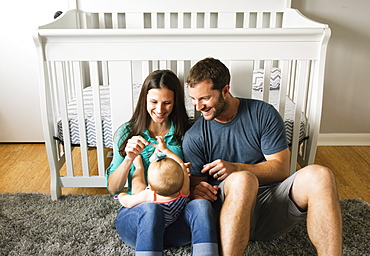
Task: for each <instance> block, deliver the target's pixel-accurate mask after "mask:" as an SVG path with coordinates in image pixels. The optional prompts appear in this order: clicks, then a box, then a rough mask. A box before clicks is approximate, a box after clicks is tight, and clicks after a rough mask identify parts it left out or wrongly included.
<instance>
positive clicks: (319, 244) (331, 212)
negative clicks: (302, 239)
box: [291, 165, 343, 256]
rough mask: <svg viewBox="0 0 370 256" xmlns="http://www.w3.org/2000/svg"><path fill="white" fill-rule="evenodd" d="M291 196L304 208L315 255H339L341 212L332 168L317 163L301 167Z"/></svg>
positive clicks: (340, 251) (340, 245)
mask: <svg viewBox="0 0 370 256" xmlns="http://www.w3.org/2000/svg"><path fill="white" fill-rule="evenodd" d="M291 196H292V199H293V201H294V202H295V203H296V204H297V205H298V207H300V208H301V209H307V232H308V235H309V237H310V239H311V242H312V243H313V245H314V246H315V248H316V250H317V253H318V255H331V256H334V255H342V242H343V238H342V214H341V209H340V205H339V199H338V195H337V189H336V184H335V178H334V176H333V174H332V172H331V171H330V170H329V169H328V168H326V167H323V166H319V165H311V166H307V167H305V168H303V169H302V170H301V171H300V172H299V173H298V174H297V177H296V178H295V180H294V183H293V188H292V195H291Z"/></svg>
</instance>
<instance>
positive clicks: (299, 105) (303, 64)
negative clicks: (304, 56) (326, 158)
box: [290, 60, 308, 174]
mask: <svg viewBox="0 0 370 256" xmlns="http://www.w3.org/2000/svg"><path fill="white" fill-rule="evenodd" d="M307 69H308V61H307V60H302V61H299V62H298V65H297V88H296V97H294V98H295V101H294V102H295V114H294V125H293V136H292V152H291V163H290V165H291V170H290V173H291V174H292V173H293V172H294V171H295V166H296V163H297V157H298V148H299V132H300V126H301V118H302V109H303V101H304V91H305V88H306V86H307V83H308V81H307V80H308V74H307ZM293 167H294V168H293Z"/></svg>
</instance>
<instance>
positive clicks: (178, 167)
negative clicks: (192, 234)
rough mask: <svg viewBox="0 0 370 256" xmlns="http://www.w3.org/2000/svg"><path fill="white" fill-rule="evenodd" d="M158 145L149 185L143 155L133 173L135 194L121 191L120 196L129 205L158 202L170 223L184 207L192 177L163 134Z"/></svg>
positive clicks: (150, 171)
mask: <svg viewBox="0 0 370 256" xmlns="http://www.w3.org/2000/svg"><path fill="white" fill-rule="evenodd" d="M156 139H157V142H158V145H153V146H155V147H156V148H157V149H156V151H155V152H154V154H153V155H152V157H151V158H150V161H151V164H150V166H149V168H148V184H149V185H148V186H147V185H146V183H145V179H144V166H143V163H142V160H141V156H140V155H138V156H137V157H136V158H135V160H134V165H135V168H136V170H135V173H134V175H133V177H132V192H133V194H132V195H129V194H127V193H121V194H119V195H118V200H119V201H120V203H121V204H122V205H123V206H124V207H126V208H132V207H134V206H135V205H137V204H140V203H144V202H155V203H158V204H160V205H161V206H162V207H163V208H164V211H163V212H164V215H165V220H166V224H165V226H166V227H167V226H168V225H170V224H171V223H173V222H174V221H175V220H176V219H177V218H178V216H179V215H180V213H181V212H182V210H183V209H184V207H185V205H186V203H187V201H188V196H189V192H190V179H189V175H188V172H187V169H186V167H185V165H184V162H183V161H182V159H181V158H180V157H179V156H177V155H176V154H174V153H173V152H172V151H171V150H169V149H168V148H167V146H166V144H165V143H164V140H163V138H162V137H161V136H157V137H156Z"/></svg>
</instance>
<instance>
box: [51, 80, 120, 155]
mask: <svg viewBox="0 0 370 256" xmlns="http://www.w3.org/2000/svg"><path fill="white" fill-rule="evenodd" d="M83 98H84V112H85V126H86V137H87V146H89V147H96V145H97V144H96V131H95V118H94V103H93V92H92V88H91V86H89V87H86V88H85V89H84V90H83ZM100 103H101V119H102V123H101V125H102V129H103V145H104V147H107V148H113V139H112V138H113V137H112V136H113V133H112V121H111V114H110V113H111V111H110V93H109V86H107V85H101V86H100ZM67 110H68V120H69V130H70V136H71V143H72V145H79V144H80V131H79V124H78V112H77V102H76V100H75V99H74V100H72V101H71V102H69V104H68V107H67ZM55 139H57V140H59V141H63V125H62V121H61V120H58V134H57V136H56V137H55Z"/></svg>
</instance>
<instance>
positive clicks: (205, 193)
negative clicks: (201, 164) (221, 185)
mask: <svg viewBox="0 0 370 256" xmlns="http://www.w3.org/2000/svg"><path fill="white" fill-rule="evenodd" d="M217 192H218V186H212V185H211V184H209V183H207V182H205V181H202V182H200V183H199V184H198V185H197V186H196V187H195V188H194V192H193V198H194V199H206V200H208V201H211V202H214V201H216V200H217Z"/></svg>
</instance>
